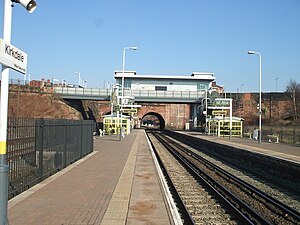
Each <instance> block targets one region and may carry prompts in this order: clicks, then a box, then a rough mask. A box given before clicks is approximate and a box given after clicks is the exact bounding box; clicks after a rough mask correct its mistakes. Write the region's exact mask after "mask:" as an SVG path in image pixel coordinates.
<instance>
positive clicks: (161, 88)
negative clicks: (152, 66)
mask: <svg viewBox="0 0 300 225" xmlns="http://www.w3.org/2000/svg"><path fill="white" fill-rule="evenodd" d="M166 90H167V86H155V91H166Z"/></svg>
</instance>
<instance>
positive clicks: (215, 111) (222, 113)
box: [212, 110, 227, 116]
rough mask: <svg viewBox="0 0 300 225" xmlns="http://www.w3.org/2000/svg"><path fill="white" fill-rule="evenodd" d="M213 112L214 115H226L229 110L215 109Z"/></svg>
mask: <svg viewBox="0 0 300 225" xmlns="http://www.w3.org/2000/svg"><path fill="white" fill-rule="evenodd" d="M212 114H213V115H214V116H226V115H227V112H226V111H221V110H213V111H212Z"/></svg>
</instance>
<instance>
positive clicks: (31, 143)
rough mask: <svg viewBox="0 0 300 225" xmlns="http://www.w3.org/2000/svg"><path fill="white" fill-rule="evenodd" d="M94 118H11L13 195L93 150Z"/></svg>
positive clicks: (8, 151) (10, 163) (9, 137)
mask: <svg viewBox="0 0 300 225" xmlns="http://www.w3.org/2000/svg"><path fill="white" fill-rule="evenodd" d="M94 129H95V122H94V121H85V120H83V121H76V120H52V119H24V118H9V120H8V134H7V139H8V140H7V141H8V144H7V162H8V164H9V168H10V172H9V198H12V197H13V196H15V195H17V194H19V193H21V192H23V191H24V190H26V189H28V188H30V187H31V186H33V185H34V184H37V183H39V182H40V181H42V180H44V179H45V178H47V177H49V176H51V175H52V174H54V173H56V172H57V171H59V170H61V169H62V168H65V167H67V166H68V165H70V164H71V163H73V162H75V161H77V160H78V159H80V158H82V157H83V156H85V155H87V154H89V153H91V152H92V151H93V132H94Z"/></svg>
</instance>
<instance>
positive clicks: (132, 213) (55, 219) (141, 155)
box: [8, 130, 172, 225]
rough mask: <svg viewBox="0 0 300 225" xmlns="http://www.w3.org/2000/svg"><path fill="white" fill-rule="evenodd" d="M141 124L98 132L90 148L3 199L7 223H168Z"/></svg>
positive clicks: (165, 208)
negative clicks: (115, 132) (117, 132)
mask: <svg viewBox="0 0 300 225" xmlns="http://www.w3.org/2000/svg"><path fill="white" fill-rule="evenodd" d="M165 202H166V201H165V198H164V195H163V192H162V188H161V185H160V182H159V178H158V175H157V171H156V169H155V166H154V162H153V159H152V156H151V154H150V150H149V146H148V144H147V141H146V137H145V134H144V131H143V130H133V132H132V133H131V134H130V135H129V136H127V137H126V138H125V139H123V140H122V141H121V142H120V141H119V139H118V137H117V136H104V137H100V138H97V139H96V140H95V142H94V152H93V153H92V154H90V155H88V156H86V157H85V158H84V159H82V160H80V161H78V162H76V163H74V164H73V165H71V166H70V167H68V168H66V169H64V170H62V171H60V172H58V173H57V174H55V175H54V176H52V177H50V178H49V179H47V180H45V181H43V182H42V183H40V184H38V185H36V186H34V187H33V188H31V189H29V190H28V191H26V192H24V193H22V194H21V195H19V196H17V197H15V198H13V199H12V200H10V201H9V206H8V218H9V224H10V225H46V224H51V225H79V224H80V225H94V224H103V225H106V224H117V225H119V224H120V225H121V224H130V225H131V224H137V225H138V224H158V225H160V224H172V222H170V221H171V219H170V212H169V210H168V207H167V206H166V205H167V204H166V203H165Z"/></svg>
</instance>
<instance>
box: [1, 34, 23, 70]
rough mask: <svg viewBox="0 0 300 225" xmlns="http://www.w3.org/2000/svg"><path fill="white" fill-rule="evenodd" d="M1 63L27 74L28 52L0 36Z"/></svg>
mask: <svg viewBox="0 0 300 225" xmlns="http://www.w3.org/2000/svg"><path fill="white" fill-rule="evenodd" d="M0 63H1V64H3V65H4V66H7V67H9V68H11V69H13V70H16V71H18V72H20V73H23V74H26V69H27V54H26V53H25V52H23V51H21V50H20V49H18V48H16V47H15V46H13V45H11V44H9V43H7V42H6V41H4V40H3V39H1V38H0Z"/></svg>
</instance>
